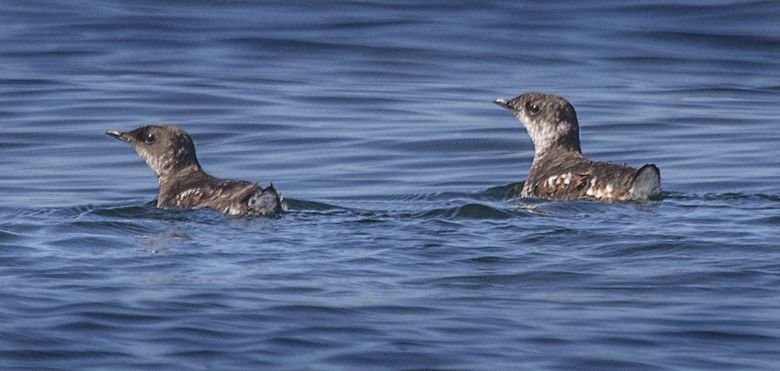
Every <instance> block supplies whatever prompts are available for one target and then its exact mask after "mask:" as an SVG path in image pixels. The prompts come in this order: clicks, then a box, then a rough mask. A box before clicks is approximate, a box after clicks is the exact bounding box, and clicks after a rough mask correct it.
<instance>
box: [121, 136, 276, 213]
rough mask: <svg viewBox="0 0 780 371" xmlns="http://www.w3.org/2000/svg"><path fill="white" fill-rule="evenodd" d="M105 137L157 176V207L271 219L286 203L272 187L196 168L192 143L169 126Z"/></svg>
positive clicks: (196, 163) (198, 165) (187, 137)
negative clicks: (129, 148)
mask: <svg viewBox="0 0 780 371" xmlns="http://www.w3.org/2000/svg"><path fill="white" fill-rule="evenodd" d="M106 134H108V135H110V136H113V137H115V138H118V139H120V140H123V141H125V142H128V143H129V144H130V145H131V146H132V147H133V149H134V150H135V151H136V152H137V153H138V155H139V156H140V157H141V158H142V159H144V161H146V163H147V164H148V165H149V167H150V168H151V169H152V170H153V171H154V173H155V174H156V175H157V182H158V184H159V185H160V193H159V196H158V198H157V207H161V208H180V209H199V208H204V207H207V208H211V209H214V210H216V211H219V212H221V213H224V214H228V215H241V216H252V215H275V214H278V213H281V212H284V211H286V210H287V203H286V202H285V201H284V198H283V197H282V195H281V194H280V193H279V192H277V191H276V189H275V188H274V186H273V185H270V186H268V187H265V188H263V187H260V186H259V185H258V184H256V183H250V182H246V181H242V180H230V179H219V178H215V177H212V176H211V175H208V174H207V173H206V172H205V171H203V169H202V168H201V167H200V164H199V163H198V159H197V157H196V155H195V146H194V144H193V143H192V139H191V138H190V136H189V135H187V133H186V132H184V131H183V130H181V129H179V128H177V127H175V126H171V125H150V126H144V127H141V128H138V129H135V130H133V131H129V132H124V133H122V132H117V131H108V132H106Z"/></svg>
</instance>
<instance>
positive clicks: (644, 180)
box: [629, 164, 661, 200]
mask: <svg viewBox="0 0 780 371" xmlns="http://www.w3.org/2000/svg"><path fill="white" fill-rule="evenodd" d="M629 192H630V193H631V196H632V197H631V198H632V199H634V200H648V199H651V198H654V197H658V195H660V194H661V171H660V170H658V167H656V166H655V165H653V164H646V165H645V166H642V167H641V168H639V170H637V171H636V174H635V175H634V179H633V180H632V181H631V189H629Z"/></svg>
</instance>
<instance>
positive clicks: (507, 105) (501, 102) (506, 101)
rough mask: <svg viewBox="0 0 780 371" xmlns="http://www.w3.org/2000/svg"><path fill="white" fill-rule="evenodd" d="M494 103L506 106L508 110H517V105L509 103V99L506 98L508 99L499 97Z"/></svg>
mask: <svg viewBox="0 0 780 371" xmlns="http://www.w3.org/2000/svg"><path fill="white" fill-rule="evenodd" d="M493 103H495V104H498V105H499V106H501V107H504V108H506V109H508V110H512V111H515V107H512V106H511V105H510V104H509V101H508V100H506V99H503V98H498V99H496V100H494V101H493Z"/></svg>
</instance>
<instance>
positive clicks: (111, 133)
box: [106, 130, 130, 142]
mask: <svg viewBox="0 0 780 371" xmlns="http://www.w3.org/2000/svg"><path fill="white" fill-rule="evenodd" d="M106 135H108V136H110V137H114V138H116V139H119V140H121V141H123V142H129V141H130V139H128V138H127V136H125V133H123V132H121V131H116V130H109V131H107V132H106Z"/></svg>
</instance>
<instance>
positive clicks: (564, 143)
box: [496, 93, 661, 201]
mask: <svg viewBox="0 0 780 371" xmlns="http://www.w3.org/2000/svg"><path fill="white" fill-rule="evenodd" d="M496 104H498V105H500V106H503V107H505V108H507V109H509V110H510V111H512V113H513V114H514V115H515V116H516V117H517V118H518V120H520V121H521V122H522V123H523V125H524V126H525V127H526V130H527V131H528V135H529V136H530V137H531V140H532V141H533V143H534V160H533V164H532V165H531V170H530V171H529V173H528V179H527V180H526V182H525V184H524V185H523V191H522V196H524V197H535V198H545V199H552V200H576V199H591V200H598V201H629V200H635V201H645V200H648V199H650V198H654V197H657V196H658V195H660V193H661V174H660V172H659V170H658V168H657V167H656V166H655V165H653V164H647V165H645V166H642V167H641V168H640V169H635V168H632V167H629V166H626V165H619V164H613V163H608V162H595V161H591V160H588V159H587V158H586V157H585V156H584V155H583V154H582V151H581V150H580V139H579V123H578V122H577V114H576V112H575V111H574V107H573V106H572V105H571V104H569V102H567V101H566V100H565V99H563V98H561V97H558V96H555V95H549V94H542V93H527V94H523V95H520V96H518V97H515V98H513V99H511V100H504V99H499V100H496Z"/></svg>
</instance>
